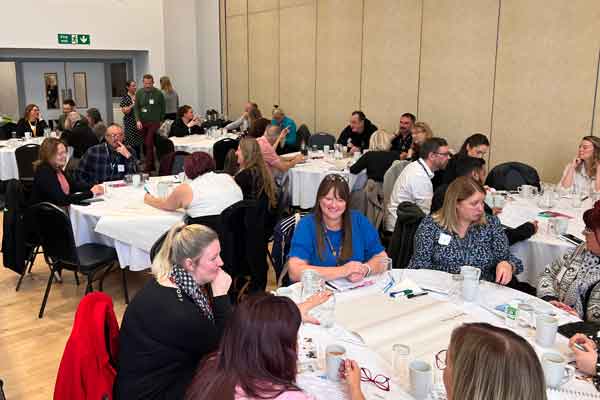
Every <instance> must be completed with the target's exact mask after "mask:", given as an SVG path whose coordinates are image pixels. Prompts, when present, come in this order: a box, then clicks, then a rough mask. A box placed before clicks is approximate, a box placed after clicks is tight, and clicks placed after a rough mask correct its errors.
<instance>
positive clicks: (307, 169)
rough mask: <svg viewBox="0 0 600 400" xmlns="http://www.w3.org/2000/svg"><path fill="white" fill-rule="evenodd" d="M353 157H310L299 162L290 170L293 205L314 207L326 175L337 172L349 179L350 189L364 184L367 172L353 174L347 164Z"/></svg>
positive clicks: (289, 187)
mask: <svg viewBox="0 0 600 400" xmlns="http://www.w3.org/2000/svg"><path fill="white" fill-rule="evenodd" d="M350 162H352V159H350V158H345V159H343V160H333V159H329V158H325V159H309V160H307V161H306V162H305V163H302V164H298V165H296V166H295V167H294V168H291V169H290V170H289V171H288V177H289V182H288V185H289V186H288V190H289V191H290V193H291V197H292V205H293V206H296V207H300V208H312V207H313V206H314V205H315V200H316V198H317V190H318V189H319V185H320V184H321V181H322V180H323V178H324V177H325V176H326V175H329V174H331V173H336V174H339V175H341V176H343V177H344V178H346V180H347V181H348V184H349V185H350V189H351V190H352V188H353V187H354V186H355V185H357V186H361V185H362V186H364V182H366V176H367V175H366V173H365V172H364V171H363V172H361V173H360V174H358V175H354V174H351V173H350V172H349V171H348V169H347V166H348V164H349V163H350Z"/></svg>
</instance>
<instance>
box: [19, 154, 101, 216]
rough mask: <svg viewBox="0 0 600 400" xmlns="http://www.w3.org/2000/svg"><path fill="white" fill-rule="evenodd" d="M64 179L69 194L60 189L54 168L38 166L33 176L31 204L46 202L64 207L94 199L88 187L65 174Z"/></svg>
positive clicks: (44, 165) (46, 165) (43, 165)
mask: <svg viewBox="0 0 600 400" xmlns="http://www.w3.org/2000/svg"><path fill="white" fill-rule="evenodd" d="M65 177H66V178H67V181H68V182H69V187H70V193H69V194H65V193H64V192H63V190H62V188H61V187H60V182H59V181H58V177H57V176H56V170H55V169H54V168H52V167H51V166H50V165H48V164H41V165H39V166H38V167H37V168H36V170H35V175H34V176H33V192H32V194H31V204H37V203H41V202H43V201H47V202H50V203H52V204H54V205H57V206H59V207H64V206H68V205H69V204H73V203H78V202H80V201H81V200H84V199H89V198H91V197H94V194H93V193H92V192H91V190H90V186H89V185H87V184H85V183H83V182H80V181H77V180H75V179H73V178H71V177H70V176H69V175H67V174H65Z"/></svg>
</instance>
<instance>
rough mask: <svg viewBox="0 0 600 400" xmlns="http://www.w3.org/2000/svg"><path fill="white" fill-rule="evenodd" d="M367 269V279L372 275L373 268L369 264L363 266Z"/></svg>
mask: <svg viewBox="0 0 600 400" xmlns="http://www.w3.org/2000/svg"><path fill="white" fill-rule="evenodd" d="M363 265H364V266H365V267H367V273H366V274H365V278H366V277H367V276H369V275H371V266H370V265H369V264H367V263H364V264H363Z"/></svg>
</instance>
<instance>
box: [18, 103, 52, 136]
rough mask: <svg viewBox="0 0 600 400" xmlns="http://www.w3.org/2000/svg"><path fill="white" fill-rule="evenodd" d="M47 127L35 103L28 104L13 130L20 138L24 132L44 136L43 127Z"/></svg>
mask: <svg viewBox="0 0 600 400" xmlns="http://www.w3.org/2000/svg"><path fill="white" fill-rule="evenodd" d="M47 127H48V124H46V121H44V120H43V119H41V118H40V108H39V107H38V106H37V105H35V104H28V105H27V107H25V112H24V113H23V118H21V119H20V120H19V121H18V122H17V126H16V128H15V131H16V132H17V137H20V138H21V137H23V136H25V132H30V133H31V136H32V137H35V136H44V129H46V128H47Z"/></svg>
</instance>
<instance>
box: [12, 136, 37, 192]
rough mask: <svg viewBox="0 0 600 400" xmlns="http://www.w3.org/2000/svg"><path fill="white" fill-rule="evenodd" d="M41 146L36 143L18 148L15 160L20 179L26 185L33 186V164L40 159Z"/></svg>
mask: <svg viewBox="0 0 600 400" xmlns="http://www.w3.org/2000/svg"><path fill="white" fill-rule="evenodd" d="M39 153H40V146H39V145H38V144H35V143H29V144H25V145H23V146H21V147H17V149H16V150H15V158H16V159H17V169H18V171H19V179H20V180H21V182H23V183H25V184H31V185H32V184H33V163H34V162H35V161H36V160H37V159H38V158H39Z"/></svg>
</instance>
